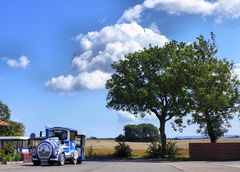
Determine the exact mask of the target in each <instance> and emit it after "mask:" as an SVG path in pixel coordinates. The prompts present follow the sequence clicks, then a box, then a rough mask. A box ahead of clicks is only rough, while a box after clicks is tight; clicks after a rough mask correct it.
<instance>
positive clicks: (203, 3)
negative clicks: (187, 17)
mask: <svg viewBox="0 0 240 172" xmlns="http://www.w3.org/2000/svg"><path fill="white" fill-rule="evenodd" d="M144 9H157V10H161V11H165V12H167V13H169V14H180V13H187V14H199V15H203V16H216V19H217V21H220V20H222V19H223V18H228V19H236V18H239V17H240V0H216V1H207V0H145V1H144V2H143V3H142V4H138V5H136V6H134V7H132V8H129V9H128V10H126V11H125V12H124V13H123V15H122V17H121V21H131V22H132V21H136V20H138V19H139V18H140V17H141V13H142V12H143V11H144ZM134 14H135V15H134Z"/></svg>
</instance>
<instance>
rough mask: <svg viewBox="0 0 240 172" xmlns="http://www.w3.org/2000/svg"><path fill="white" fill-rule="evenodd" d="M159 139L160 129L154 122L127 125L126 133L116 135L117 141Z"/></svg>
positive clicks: (150, 140) (153, 140)
mask: <svg viewBox="0 0 240 172" xmlns="http://www.w3.org/2000/svg"><path fill="white" fill-rule="evenodd" d="M158 140H159V130H158V129H157V127H155V126H154V125H152V124H139V125H126V126H124V135H123V134H120V135H119V136H118V137H116V141H118V142H119V141H128V142H155V141H158Z"/></svg>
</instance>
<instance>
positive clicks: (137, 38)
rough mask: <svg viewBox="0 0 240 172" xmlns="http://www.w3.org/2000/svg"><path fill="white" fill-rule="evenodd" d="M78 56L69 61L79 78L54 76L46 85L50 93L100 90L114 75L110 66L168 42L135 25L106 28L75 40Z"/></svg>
mask: <svg viewBox="0 0 240 172" xmlns="http://www.w3.org/2000/svg"><path fill="white" fill-rule="evenodd" d="M75 40H76V41H78V42H79V44H80V51H81V52H80V54H78V55H77V56H75V57H74V58H73V59H72V66H73V67H74V68H76V69H77V70H78V71H79V75H78V76H72V75H68V76H58V77H53V78H51V79H50V80H48V81H47V82H46V83H45V87H46V88H47V89H49V90H52V91H57V92H62V93H64V92H65V93H71V92H74V91H78V90H83V89H90V90H93V89H101V88H104V87H105V82H106V80H107V79H109V78H110V75H111V74H112V73H113V71H112V68H111V64H112V63H113V62H116V61H118V60H120V59H123V58H124V55H126V54H128V53H131V52H134V51H138V50H142V49H143V48H144V47H148V46H149V44H151V45H153V46H154V45H158V46H163V45H164V44H165V43H166V42H167V41H168V39H167V38H166V37H165V36H163V35H160V34H159V33H156V32H154V31H153V30H151V29H149V28H143V27H142V26H140V25H138V24H137V23H135V22H132V23H128V24H126V23H122V24H115V25H112V26H106V27H104V28H102V29H101V30H100V31H95V32H88V33H87V34H86V35H82V34H80V35H78V36H77V37H76V38H75Z"/></svg>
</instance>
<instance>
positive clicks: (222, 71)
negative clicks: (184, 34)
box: [189, 33, 240, 143]
mask: <svg viewBox="0 0 240 172" xmlns="http://www.w3.org/2000/svg"><path fill="white" fill-rule="evenodd" d="M192 46H193V52H194V53H193V57H192V60H191V72H190V75H189V78H190V85H191V98H192V117H193V118H192V120H191V121H190V123H196V124H198V125H199V129H198V130H197V132H199V133H202V134H204V135H208V136H209V137H210V140H211V142H213V143H215V142H216V141H217V139H218V138H219V137H221V136H223V134H224V133H225V132H227V128H228V127H230V123H229V120H231V119H233V117H234V115H235V112H236V110H237V107H236V106H237V101H238V100H239V88H240V87H239V86H240V85H239V81H238V80H237V77H236V76H235V75H234V73H233V63H230V62H229V61H227V60H226V59H218V58H217V57H216V54H217V46H216V42H215V35H214V34H213V33H211V39H210V40H206V39H205V38H204V37H203V36H199V37H198V38H197V40H196V41H195V42H193V44H192Z"/></svg>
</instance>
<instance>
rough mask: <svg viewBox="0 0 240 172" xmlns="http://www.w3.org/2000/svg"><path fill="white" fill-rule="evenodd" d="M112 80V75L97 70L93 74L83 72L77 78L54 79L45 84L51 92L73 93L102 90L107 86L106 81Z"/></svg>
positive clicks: (69, 76) (61, 77) (59, 77)
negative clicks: (85, 90)
mask: <svg viewBox="0 0 240 172" xmlns="http://www.w3.org/2000/svg"><path fill="white" fill-rule="evenodd" d="M109 78H110V74H108V73H104V72H102V71H99V70H96V71H93V72H90V73H88V72H82V73H80V74H79V75H77V76H72V75H67V76H63V75H61V76H58V77H53V78H51V79H50V80H48V81H47V82H46V83H45V86H46V87H47V88H48V89H49V90H51V91H56V92H60V93H72V92H75V91H78V90H83V89H90V90H93V89H100V88H103V87H104V85H105V81H106V80H107V79H109Z"/></svg>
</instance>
